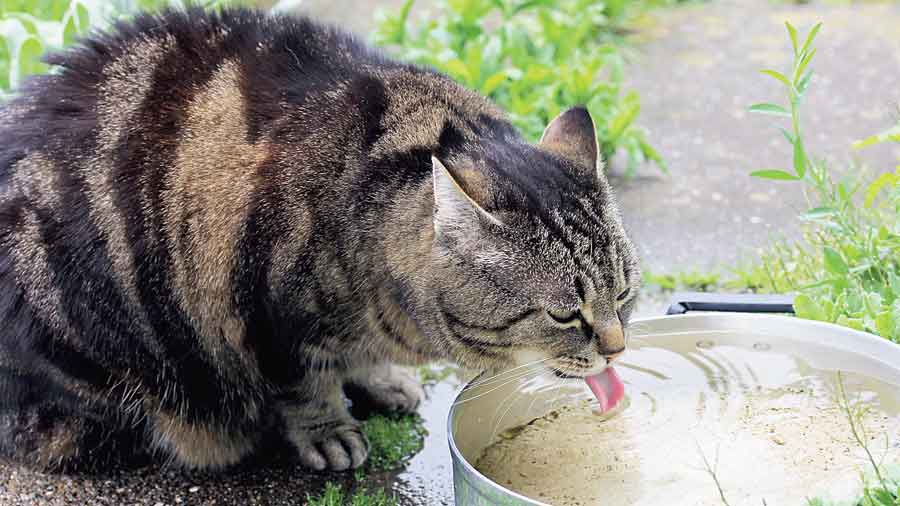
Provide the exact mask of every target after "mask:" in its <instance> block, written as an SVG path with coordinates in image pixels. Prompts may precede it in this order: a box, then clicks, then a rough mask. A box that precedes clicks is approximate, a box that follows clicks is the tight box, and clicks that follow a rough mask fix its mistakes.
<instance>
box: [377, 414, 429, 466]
mask: <svg viewBox="0 0 900 506" xmlns="http://www.w3.org/2000/svg"><path fill="white" fill-rule="evenodd" d="M362 430H363V433H364V434H365V435H366V437H367V438H368V439H369V445H370V448H369V460H368V461H367V463H366V469H367V470H368V471H372V472H380V471H390V470H393V469H397V468H398V467H400V466H401V465H403V464H404V463H405V462H407V461H408V460H409V459H410V458H412V457H413V456H414V455H415V454H417V453H419V452H420V451H421V450H422V447H423V446H424V444H425V436H426V435H427V434H428V431H427V430H426V429H425V425H424V424H423V421H422V417H420V416H419V415H417V414H413V415H375V416H373V417H371V418H369V419H368V420H366V421H365V422H363V426H362Z"/></svg>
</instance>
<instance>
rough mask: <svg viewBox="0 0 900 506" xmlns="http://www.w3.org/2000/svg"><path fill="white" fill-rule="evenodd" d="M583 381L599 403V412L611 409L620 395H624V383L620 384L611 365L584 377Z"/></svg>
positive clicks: (617, 401) (620, 397)
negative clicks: (598, 372) (597, 372)
mask: <svg viewBox="0 0 900 506" xmlns="http://www.w3.org/2000/svg"><path fill="white" fill-rule="evenodd" d="M584 381H585V382H586V383H587V385H588V387H590V389H591V392H594V396H595V397H596V398H597V401H598V402H599V403H600V412H601V413H606V412H607V411H609V410H611V409H613V408H614V407H616V405H617V404H619V401H621V400H622V397H625V385H623V384H622V380H620V379H619V375H618V374H616V370H615V369H613V368H612V366H610V367H607V368H606V369H604V370H603V372H601V373H600V374H595V375H593V376H588V377H586V378H584Z"/></svg>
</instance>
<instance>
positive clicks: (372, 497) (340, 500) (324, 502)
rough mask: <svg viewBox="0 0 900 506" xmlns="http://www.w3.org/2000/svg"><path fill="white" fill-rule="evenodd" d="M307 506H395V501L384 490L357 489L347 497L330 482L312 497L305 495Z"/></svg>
mask: <svg viewBox="0 0 900 506" xmlns="http://www.w3.org/2000/svg"><path fill="white" fill-rule="evenodd" d="M306 505H307V506H396V505H397V500H396V499H395V498H393V497H391V496H388V495H387V493H385V491H384V489H378V490H376V491H375V492H371V493H370V492H369V491H368V490H366V489H359V490H356V491H355V492H353V495H348V493H347V492H346V491H344V489H343V488H342V487H341V486H340V485H335V484H334V483H332V482H330V481H329V482H328V483H326V484H325V489H324V490H323V491H322V493H320V494H319V495H317V496H315V497H313V496H310V495H309V494H307V495H306Z"/></svg>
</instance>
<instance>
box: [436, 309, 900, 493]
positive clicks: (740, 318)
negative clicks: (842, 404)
mask: <svg viewBox="0 0 900 506" xmlns="http://www.w3.org/2000/svg"><path fill="white" fill-rule="evenodd" d="M723 319H725V320H732V321H733V322H734V323H746V322H747V321H754V320H756V321H767V322H768V323H774V324H777V323H778V322H783V323H789V324H791V325H801V326H806V327H808V328H810V329H813V330H814V329H816V328H819V329H822V330H827V331H830V332H835V331H838V332H840V333H842V334H845V337H848V338H852V340H853V341H854V342H855V343H866V344H867V345H868V346H869V348H870V350H868V351H869V352H868V353H866V355H869V357H870V358H871V359H874V360H878V361H880V362H883V363H885V364H886V365H888V366H889V367H892V368H894V369H897V370H900V364H892V363H890V362H887V361H885V360H881V359H879V358H878V357H874V356H872V355H873V354H874V352H873V350H871V348H876V349H877V348H881V349H883V350H885V351H887V350H892V352H893V353H900V344H897V343H894V342H893V341H890V340H889V339H886V338H884V337H881V336H877V335H875V334H870V333H868V332H863V331H859V330H855V329H852V328H849V327H843V326H840V325H836V324H834V323H829V322H822V321H817V320H807V319H801V318H797V317H795V316H787V315H780V314H759V313H721V312H719V313H714V312H696V313H688V314H677V315H665V316H651V317H646V318H638V319H635V320H633V321H632V322H630V323H629V325H634V324H637V323H659V322H664V321H671V320H698V321H703V320H712V321H714V322H716V321H721V320H723ZM737 330H741V328H738V329H737ZM651 335H652V334H651ZM482 374H484V373H483V372H482V373H480V374H479V375H478V376H476V377H475V378H473V379H472V380H471V381H469V382H467V383H466V384H465V385H464V386H463V387H462V388H461V389H460V391H459V392H458V393H457V394H456V396H455V397H454V398H453V405H451V406H450V410H449V413H448V414H447V441H448V443H449V446H450V456H451V459H452V461H453V464H454V465H453V473H454V474H455V473H456V472H457V466H462V467H463V468H464V469H465V471H466V475H465V476H462V477H461V478H462V479H463V480H465V481H466V482H468V483H469V484H470V486H478V488H482V487H486V488H489V489H491V490H495V491H497V492H498V493H500V494H502V495H505V496H507V497H509V499H515V500H518V501H521V502H520V504H523V505H529V506H552V505H550V504H548V503H544V502H540V501H538V500H536V499H533V498H531V497H528V496H525V495H522V494H520V493H518V492H516V491H513V490H510V489H508V488H506V487H504V486H503V485H501V484H499V483H497V482H495V481H494V480H492V479H490V478H488V477H487V476H485V475H484V474H482V473H481V471H479V470H478V469H476V468H475V466H474V464H472V463H471V462H469V460H468V459H467V458H465V456H463V454H462V452H461V451H460V450H459V448H458V447H457V446H456V440H455V437H454V432H453V418H454V415H455V414H456V411H457V410H456V402H457V401H458V400H459V398H460V396H461V395H463V393H464V392H465V391H466V390H467V389H468V388H469V387H470V386H471V385H472V384H473V382H475V381H477V380H478V378H480V377H481V375H482ZM472 478H476V479H477V480H478V482H479V483H478V484H474V483H472V482H471V479H472ZM456 483H457V477H455V476H454V491H453V494H454V497H457V494H458V492H457V491H456V488H455V485H456ZM479 492H480V491H479Z"/></svg>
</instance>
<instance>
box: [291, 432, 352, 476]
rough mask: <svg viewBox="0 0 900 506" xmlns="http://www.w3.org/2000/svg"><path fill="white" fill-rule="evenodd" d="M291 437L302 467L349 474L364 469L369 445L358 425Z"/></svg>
mask: <svg viewBox="0 0 900 506" xmlns="http://www.w3.org/2000/svg"><path fill="white" fill-rule="evenodd" d="M288 437H289V438H290V439H291V442H293V443H294V446H295V447H296V448H297V455H298V457H299V459H300V463H301V464H303V465H304V466H306V467H308V468H310V469H313V470H316V471H346V470H348V469H356V468H357V467H359V466H361V465H363V463H364V462H365V461H366V457H368V455H369V443H368V441H367V440H366V436H365V435H363V433H362V431H361V430H360V428H359V425H358V424H356V423H345V424H341V425H338V426H335V427H333V428H329V429H328V430H325V431H323V430H321V429H316V430H313V431H304V430H295V431H294V433H292V434H289V435H288Z"/></svg>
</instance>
